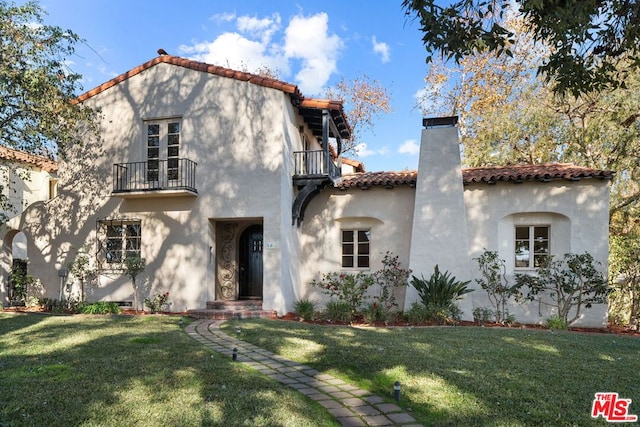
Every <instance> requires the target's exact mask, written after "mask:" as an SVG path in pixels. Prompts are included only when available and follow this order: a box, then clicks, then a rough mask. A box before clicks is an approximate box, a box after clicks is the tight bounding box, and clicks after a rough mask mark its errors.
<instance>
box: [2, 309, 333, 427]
mask: <svg viewBox="0 0 640 427" xmlns="http://www.w3.org/2000/svg"><path fill="white" fill-rule="evenodd" d="M128 425H132V426H134V425H135V426H145V427H146V426H214V425H215V426H220V425H224V426H296V427H297V426H317V425H328V426H335V425H337V424H336V423H335V420H334V419H333V418H332V417H331V416H330V415H329V414H328V412H327V411H326V410H325V409H324V408H322V407H321V406H319V405H318V404H317V403H315V402H313V401H311V400H309V399H308V398H306V397H305V396H304V395H302V394H300V393H297V392H295V391H294V390H293V389H290V388H288V387H286V386H284V385H282V384H280V383H278V382H274V381H272V380H270V379H268V378H266V377H264V376H262V375H260V374H258V373H257V372H256V371H253V370H250V369H248V368H246V367H244V366H243V365H242V364H239V363H233V362H232V361H231V360H230V359H229V358H228V357H223V356H221V355H219V354H218V353H216V352H213V351H211V350H209V349H207V348H206V347H204V346H202V345H201V344H199V343H198V342H196V341H195V340H194V339H192V338H190V337H189V336H188V335H187V334H185V333H184V331H182V330H181V329H180V327H179V325H178V319H177V318H176V317H167V316H139V317H133V316H116V315H114V316H85V315H83V316H50V315H39V314H29V315H26V314H7V313H0V426H3V427H4V426H128Z"/></svg>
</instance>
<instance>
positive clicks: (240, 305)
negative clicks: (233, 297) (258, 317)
mask: <svg viewBox="0 0 640 427" xmlns="http://www.w3.org/2000/svg"><path fill="white" fill-rule="evenodd" d="M207 309H210V310H226V311H246V310H250V311H261V310H262V300H238V301H207Z"/></svg>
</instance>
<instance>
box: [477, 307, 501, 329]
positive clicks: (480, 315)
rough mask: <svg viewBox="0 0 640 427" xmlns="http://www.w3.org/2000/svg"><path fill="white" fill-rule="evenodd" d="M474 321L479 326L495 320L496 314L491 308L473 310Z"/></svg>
mask: <svg viewBox="0 0 640 427" xmlns="http://www.w3.org/2000/svg"><path fill="white" fill-rule="evenodd" d="M472 313H473V320H474V321H475V322H476V323H478V324H480V325H481V324H483V323H488V322H490V321H491V320H493V319H494V318H495V315H496V314H495V312H494V311H493V310H491V309H490V308H486V307H476V308H474V309H473V312H472Z"/></svg>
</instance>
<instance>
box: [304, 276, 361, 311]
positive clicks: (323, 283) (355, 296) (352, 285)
mask: <svg viewBox="0 0 640 427" xmlns="http://www.w3.org/2000/svg"><path fill="white" fill-rule="evenodd" d="M371 285H373V277H372V276H371V275H370V274H367V273H363V272H359V273H357V274H347V273H326V274H324V275H323V276H322V280H313V281H312V282H311V286H315V287H317V288H320V290H321V291H322V292H324V293H325V294H328V295H329V296H330V297H331V298H337V299H338V301H340V302H344V303H347V304H349V307H350V308H351V314H355V313H357V312H358V310H359V309H360V307H361V306H362V303H363V302H364V299H365V297H366V293H367V289H369V287H370V286H371Z"/></svg>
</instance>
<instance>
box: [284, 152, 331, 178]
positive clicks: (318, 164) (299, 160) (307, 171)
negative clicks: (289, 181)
mask: <svg viewBox="0 0 640 427" xmlns="http://www.w3.org/2000/svg"><path fill="white" fill-rule="evenodd" d="M293 157H294V168H295V169H294V172H293V180H294V182H296V181H299V180H306V179H316V178H328V179H330V180H331V181H332V182H334V183H335V182H338V181H340V177H341V175H342V174H341V171H340V168H339V167H338V166H337V165H336V164H335V163H334V162H333V159H332V158H331V156H327V155H325V152H324V151H323V150H316V151H296V152H294V153H293Z"/></svg>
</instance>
